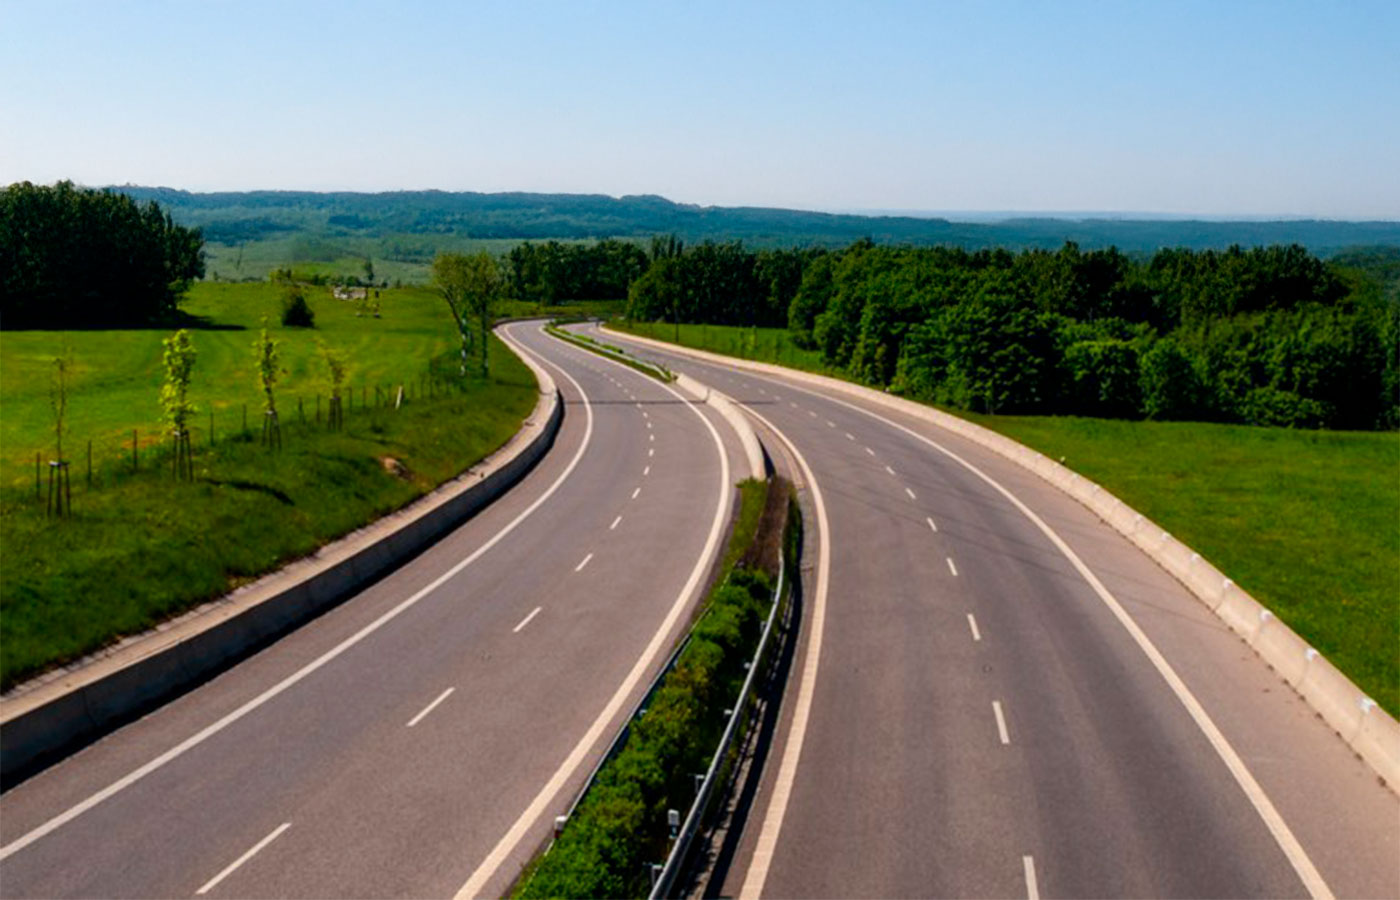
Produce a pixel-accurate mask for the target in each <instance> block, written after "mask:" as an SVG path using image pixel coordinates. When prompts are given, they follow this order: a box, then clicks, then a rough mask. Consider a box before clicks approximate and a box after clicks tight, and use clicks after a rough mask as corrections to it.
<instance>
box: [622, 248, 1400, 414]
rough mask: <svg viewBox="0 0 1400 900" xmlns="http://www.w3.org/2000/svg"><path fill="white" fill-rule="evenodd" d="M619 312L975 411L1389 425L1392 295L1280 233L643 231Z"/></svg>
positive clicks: (1395, 343) (1399, 404)
mask: <svg viewBox="0 0 1400 900" xmlns="http://www.w3.org/2000/svg"><path fill="white" fill-rule="evenodd" d="M650 257H651V261H650V265H649V266H648V268H647V270H646V272H644V273H643V274H642V276H641V277H640V278H638V279H637V280H636V281H635V282H634V283H633V284H632V288H631V291H630V293H629V298H628V315H629V316H630V317H632V318H636V319H644V320H665V321H682V322H695V323H709V324H722V325H742V326H760V327H763V326H769V327H771V326H783V325H786V327H787V328H788V329H789V330H790V331H791V332H792V334H793V337H794V340H795V341H796V342H797V343H798V344H799V345H801V346H804V347H807V348H810V349H817V350H820V352H821V356H822V359H823V361H824V362H825V363H826V364H827V365H828V366H831V367H833V368H835V369H838V370H840V371H842V372H844V373H845V374H847V375H849V376H850V377H852V378H854V379H856V380H859V381H861V382H864V383H866V384H869V385H872V386H875V387H880V388H886V389H888V390H891V391H893V392H897V393H901V394H905V395H907V396H911V397H914V398H916V399H920V400H926V401H930V402H934V403H938V404H942V405H946V406H950V407H954V408H958V409H965V410H970V411H974V412H989V413H1018V414H1070V415H1085V416H1100V417H1113V418H1152V419H1185V420H1206V421H1218V422H1238V423H1247V424H1255V425H1283V426H1292V427H1306V428H1335V429H1378V428H1379V429H1390V428H1396V427H1400V360H1398V359H1397V356H1400V303H1398V302H1397V301H1396V300H1395V298H1394V292H1393V289H1390V288H1386V287H1385V286H1383V285H1381V284H1380V283H1379V282H1377V280H1375V279H1374V278H1371V277H1369V276H1368V275H1367V273H1366V272H1364V271H1361V270H1358V269H1356V268H1352V267H1345V266H1340V265H1335V264H1329V263H1325V262H1323V261H1322V260H1320V259H1318V258H1317V257H1316V256H1314V255H1312V254H1311V253H1309V252H1308V251H1307V250H1306V249H1304V248H1303V247H1301V246H1298V245H1287V246H1284V245H1274V246H1268V247H1255V248H1249V249H1244V248H1241V247H1238V246H1232V247H1230V248H1229V249H1227V250H1223V251H1216V250H1204V251H1195V250H1187V249H1163V250H1159V251H1157V252H1156V253H1154V254H1152V255H1151V256H1149V257H1145V258H1134V257H1130V256H1128V255H1125V254H1124V253H1122V252H1120V251H1118V250H1117V249H1115V248H1108V249H1104V250H1093V251H1088V252H1086V251H1083V250H1081V249H1080V248H1079V247H1078V246H1077V245H1076V244H1074V243H1067V244H1065V245H1064V246H1063V247H1061V248H1060V249H1059V250H1057V251H1046V250H1027V251H1022V252H1019V253H1013V252H1010V251H1007V250H1004V249H1002V250H982V251H977V252H968V251H966V250H962V249H957V248H945V247H933V248H924V247H907V246H906V247H889V246H877V245H875V244H874V243H872V242H871V241H868V240H865V241H858V242H856V243H854V244H852V245H850V246H848V247H846V248H844V249H841V250H837V251H831V252H828V251H823V250H820V249H817V250H779V251H770V250H759V251H753V250H750V249H747V248H745V247H744V246H743V245H742V244H739V243H737V242H733V243H727V244H715V243H704V244H700V245H698V246H694V247H689V248H686V247H683V246H680V245H679V242H678V241H674V240H673V241H672V242H671V243H670V244H669V245H666V244H665V242H660V241H656V242H654V243H653V252H652V253H651V254H650Z"/></svg>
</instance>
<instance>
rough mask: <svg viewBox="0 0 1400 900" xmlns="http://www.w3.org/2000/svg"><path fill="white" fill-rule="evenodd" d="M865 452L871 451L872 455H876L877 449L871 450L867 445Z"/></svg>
mask: <svg viewBox="0 0 1400 900" xmlns="http://www.w3.org/2000/svg"><path fill="white" fill-rule="evenodd" d="M865 452H866V453H869V454H870V455H871V456H874V455H875V451H874V450H871V449H870V448H869V447H866V448H865Z"/></svg>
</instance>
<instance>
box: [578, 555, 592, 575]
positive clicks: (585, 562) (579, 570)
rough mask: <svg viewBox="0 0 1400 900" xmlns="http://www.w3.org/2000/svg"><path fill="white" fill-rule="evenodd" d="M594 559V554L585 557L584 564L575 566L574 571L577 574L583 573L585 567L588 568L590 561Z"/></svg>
mask: <svg viewBox="0 0 1400 900" xmlns="http://www.w3.org/2000/svg"><path fill="white" fill-rule="evenodd" d="M592 558H593V554H592V553H590V554H588V555H587V556H585V557H584V558H583V562H581V563H579V564H578V565H576V566H574V571H575V572H582V571H583V567H584V566H586V565H588V561H589V560H590V559H592Z"/></svg>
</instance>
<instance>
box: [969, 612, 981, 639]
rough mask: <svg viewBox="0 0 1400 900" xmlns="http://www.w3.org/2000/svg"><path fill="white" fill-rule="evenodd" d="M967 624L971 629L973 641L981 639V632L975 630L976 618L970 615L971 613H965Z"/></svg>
mask: <svg viewBox="0 0 1400 900" xmlns="http://www.w3.org/2000/svg"><path fill="white" fill-rule="evenodd" d="M967 625H968V627H969V628H971V629H972V639H973V640H974V641H980V640H982V632H980V631H978V630H977V619H976V618H975V617H974V616H973V615H972V613H968V614H967Z"/></svg>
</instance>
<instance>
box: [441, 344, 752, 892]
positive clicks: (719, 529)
mask: <svg viewBox="0 0 1400 900" xmlns="http://www.w3.org/2000/svg"><path fill="white" fill-rule="evenodd" d="M607 361H608V362H613V361H612V360H607ZM613 365H616V366H618V367H619V368H621V369H624V370H625V371H626V372H632V371H633V370H632V369H629V368H627V367H626V366H623V365H622V364H621V363H618V362H613ZM638 377H645V376H641V375H638ZM661 387H662V388H664V389H665V390H667V391H668V392H670V393H671V395H672V396H674V397H675V398H676V399H677V400H679V401H680V402H681V403H683V404H684V405H685V406H686V408H688V409H689V410H690V411H691V412H693V413H695V415H696V416H697V417H698V418H699V419H700V421H701V422H703V423H704V425H705V428H706V429H707V430H708V431H709V432H710V438H711V439H712V440H713V441H714V444H715V449H716V450H717V451H718V452H719V462H720V472H719V498H718V501H717V503H716V505H715V516H714V520H713V521H712V522H711V523H710V533H709V535H708V536H707V537H706V539H705V546H704V547H703V548H702V549H701V551H700V556H699V558H697V559H696V561H695V567H694V568H693V569H691V571H690V577H689V578H687V579H686V582H685V585H684V587H682V588H681V591H680V593H679V594H678V595H677V596H676V600H675V602H674V603H673V604H672V605H671V609H670V611H669V612H668V613H667V614H666V618H665V620H663V621H662V623H661V625H660V626H659V627H658V628H657V629H656V633H655V634H654V635H652V638H651V642H650V643H649V644H647V646H646V649H645V650H643V651H642V655H641V656H639V657H638V658H637V662H636V664H635V665H633V666H632V670H631V671H630V672H628V673H627V677H626V678H624V679H623V681H622V683H621V684H620V685H618V688H617V691H616V692H615V693H614V694H613V695H612V698H611V699H610V700H608V703H607V705H606V706H604V707H603V710H602V711H601V712H600V713H599V714H598V718H596V719H595V720H594V721H593V724H592V725H590V726H589V728H588V731H587V732H586V733H585V734H584V735H583V737H581V738H580V739H579V741H578V743H577V744H575V745H574V748H573V750H572V751H570V753H569V755H568V756H567V757H566V758H565V759H564V761H563V762H561V763H560V764H559V768H558V769H556V770H555V772H554V774H553V775H552V776H551V777H550V779H549V781H548V782H546V783H545V785H544V787H542V788H540V791H539V793H538V794H536V795H535V798H534V800H532V801H531V802H530V805H529V806H527V807H526V808H525V810H524V811H523V812H521V813H520V816H519V818H517V819H516V820H515V823H514V824H513V825H511V827H510V828H509V830H507V831H506V833H505V834H504V835H502V836H501V839H500V840H499V841H497V842H496V845H495V846H494V847H493V848H491V852H490V853H488V854H487V855H486V857H485V859H483V860H482V861H481V862H480V863H479V864H478V865H477V867H476V870H475V871H474V872H472V874H471V877H470V878H468V879H467V882H466V884H464V885H462V887H461V889H459V890H458V891H457V893H456V895H455V898H456V900H462V898H474V897H478V896H480V895H481V894H482V892H483V891H484V890H485V888H486V885H487V884H488V883H489V882H490V881H491V879H492V878H493V877H494V876H495V875H496V873H497V871H499V870H500V868H501V866H502V865H504V864H505V861H506V859H507V858H509V856H510V855H511V854H512V853H513V852H515V849H516V847H518V846H519V845H520V842H521V841H522V840H524V838H525V835H526V834H527V833H528V832H529V831H530V828H531V827H532V826H534V825H535V823H536V822H537V821H538V820H539V818H540V817H541V816H542V815H544V813H545V811H546V810H547V809H548V808H549V806H550V804H551V803H553V802H554V798H555V795H556V794H558V793H559V792H560V791H561V790H563V788H564V786H565V785H566V784H567V783H568V782H569V779H570V778H572V777H573V776H574V773H575V772H576V771H577V770H578V769H579V767H581V766H582V765H583V764H584V762H585V761H586V760H587V759H588V755H589V751H590V750H591V749H592V748H593V745H594V744H596V743H597V742H598V740H599V739H600V738H601V737H602V736H603V732H604V729H606V728H607V726H608V724H609V723H610V722H611V721H612V720H613V718H614V717H615V716H616V715H617V714H618V712H619V711H621V709H622V705H623V704H624V703H625V702H626V701H627V698H628V696H629V695H630V694H631V693H632V691H633V690H634V689H635V688H636V686H637V685H638V684H639V683H640V682H641V680H642V678H643V677H644V676H645V675H646V674H647V672H648V670H650V669H651V667H652V666H653V664H654V663H655V662H656V660H657V658H658V657H659V656H660V655H661V652H662V651H663V650H664V649H665V648H666V638H667V637H668V636H669V635H670V633H671V630H672V629H673V628H675V626H676V622H677V621H678V620H679V619H680V617H681V614H682V613H683V612H684V611H685V609H686V608H687V607H688V606H689V605H690V603H691V600H692V599H693V595H694V594H695V592H696V591H698V590H699V589H700V587H701V586H702V584H701V582H702V580H703V579H704V577H705V575H706V574H707V573H708V571H709V568H710V562H711V558H712V557H713V555H714V553H715V549H716V548H717V547H718V546H719V542H720V539H721V538H722V537H723V534H724V527H725V525H726V524H727V522H728V521H729V510H730V504H731V498H732V495H733V492H734V486H733V484H732V483H731V481H730V470H729V454H728V453H727V452H726V451H725V449H724V441H722V440H721V439H720V436H719V432H718V431H716V430H715V426H714V425H713V424H712V423H711V422H710V420H709V419H708V418H706V417H705V414H704V413H702V412H701V411H700V410H699V409H698V408H697V407H696V406H695V405H694V404H692V403H691V402H690V401H689V400H687V399H686V398H685V397H684V396H683V395H681V394H680V393H679V392H677V391H676V389H675V388H673V387H671V386H670V385H669V384H662V385H661ZM638 490H641V488H638Z"/></svg>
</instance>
